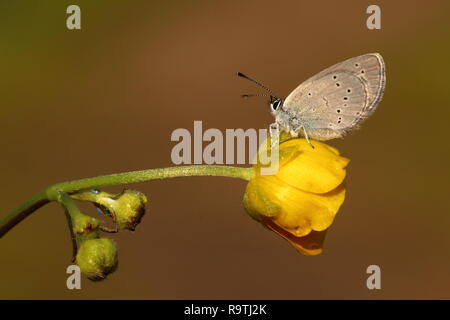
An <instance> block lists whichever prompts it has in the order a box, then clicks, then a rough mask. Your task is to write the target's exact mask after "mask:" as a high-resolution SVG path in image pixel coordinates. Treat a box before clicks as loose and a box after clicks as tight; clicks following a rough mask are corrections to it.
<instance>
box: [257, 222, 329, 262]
mask: <svg viewBox="0 0 450 320" xmlns="http://www.w3.org/2000/svg"><path fill="white" fill-rule="evenodd" d="M262 219H263V222H264V224H265V225H266V226H267V227H268V228H269V229H271V230H272V231H274V232H275V233H277V234H278V235H280V236H281V237H283V238H284V239H285V240H287V241H288V242H289V243H290V244H291V245H293V246H294V247H295V248H296V249H297V250H298V251H299V252H300V253H302V254H304V255H308V256H315V255H318V254H321V253H322V251H323V249H322V246H323V241H324V240H325V235H326V232H327V230H324V231H312V232H311V233H309V234H308V235H306V236H304V237H296V236H294V235H292V234H291V233H289V232H287V231H286V230H284V229H283V228H280V227H279V226H278V225H277V224H276V223H274V222H273V221H272V219H271V218H267V217H263V218H262Z"/></svg>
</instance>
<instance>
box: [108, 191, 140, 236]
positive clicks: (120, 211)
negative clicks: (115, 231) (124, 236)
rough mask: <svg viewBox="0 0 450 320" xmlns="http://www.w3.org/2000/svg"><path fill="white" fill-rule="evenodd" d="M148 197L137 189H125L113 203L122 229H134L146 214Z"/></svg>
mask: <svg viewBox="0 0 450 320" xmlns="http://www.w3.org/2000/svg"><path fill="white" fill-rule="evenodd" d="M146 203H147V197H146V196H145V195H144V194H143V193H140V192H139V191H135V190H125V191H124V192H122V194H121V195H120V196H119V197H118V198H117V200H115V202H114V203H113V204H112V205H111V209H112V210H113V212H114V213H115V215H116V221H117V224H118V225H119V228H121V229H128V230H134V229H135V228H136V226H137V225H138V224H139V223H140V222H141V219H142V217H143V216H144V214H145V204H146Z"/></svg>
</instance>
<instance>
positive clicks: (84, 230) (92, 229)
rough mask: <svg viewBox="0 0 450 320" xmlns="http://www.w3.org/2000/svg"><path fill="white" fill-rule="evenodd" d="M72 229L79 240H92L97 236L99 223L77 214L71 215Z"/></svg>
mask: <svg viewBox="0 0 450 320" xmlns="http://www.w3.org/2000/svg"><path fill="white" fill-rule="evenodd" d="M72 224H73V226H72V228H73V231H74V233H75V235H76V236H77V239H79V240H81V241H82V240H86V239H94V238H98V236H99V228H98V227H99V221H98V220H97V219H95V218H93V217H90V216H87V215H85V214H82V213H81V212H78V213H76V214H73V215H72Z"/></svg>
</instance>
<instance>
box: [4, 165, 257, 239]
mask: <svg viewBox="0 0 450 320" xmlns="http://www.w3.org/2000/svg"><path fill="white" fill-rule="evenodd" d="M188 176H220V177H231V178H240V179H244V180H250V179H251V178H252V177H253V168H238V167H230V166H213V165H197V166H178V167H169V168H159V169H148V170H141V171H131V172H125V173H118V174H111V175H105V176H98V177H93V178H86V179H81V180H75V181H68V182H63V183H57V184H54V185H52V186H50V187H48V188H46V189H45V190H43V191H41V192H39V193H37V194H36V195H34V196H33V197H31V198H29V199H28V200H26V201H25V202H23V203H22V204H21V205H20V206H18V207H17V208H15V209H14V210H12V211H11V212H9V213H8V214H6V215H5V216H3V217H2V218H1V219H0V238H1V237H3V235H5V234H6V233H7V232H8V231H9V230H11V229H12V228H13V227H14V226H15V225H17V224H18V223H19V222H21V221H22V220H23V219H25V218H26V217H27V216H28V215H30V214H31V213H33V212H34V211H36V210H37V209H39V208H40V207H42V206H43V205H45V204H47V203H49V202H50V201H57V200H58V197H59V196H60V193H59V192H66V193H68V194H70V193H75V192H77V191H80V190H83V189H97V188H102V187H108V186H117V185H125V184H131V183H137V182H145V181H151V180H160V179H167V178H176V177H188Z"/></svg>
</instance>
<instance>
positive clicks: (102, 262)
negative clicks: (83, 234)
mask: <svg viewBox="0 0 450 320" xmlns="http://www.w3.org/2000/svg"><path fill="white" fill-rule="evenodd" d="M76 263H77V265H78V266H79V267H80V270H81V272H82V273H83V274H84V275H86V276H87V277H88V278H89V279H91V280H102V279H104V278H105V277H106V276H107V275H108V274H109V273H111V272H113V271H114V270H115V269H116V267H117V248H116V245H115V243H114V241H113V240H111V239H108V238H99V239H90V240H85V241H83V242H81V245H80V247H79V249H78V253H77V257H76Z"/></svg>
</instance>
